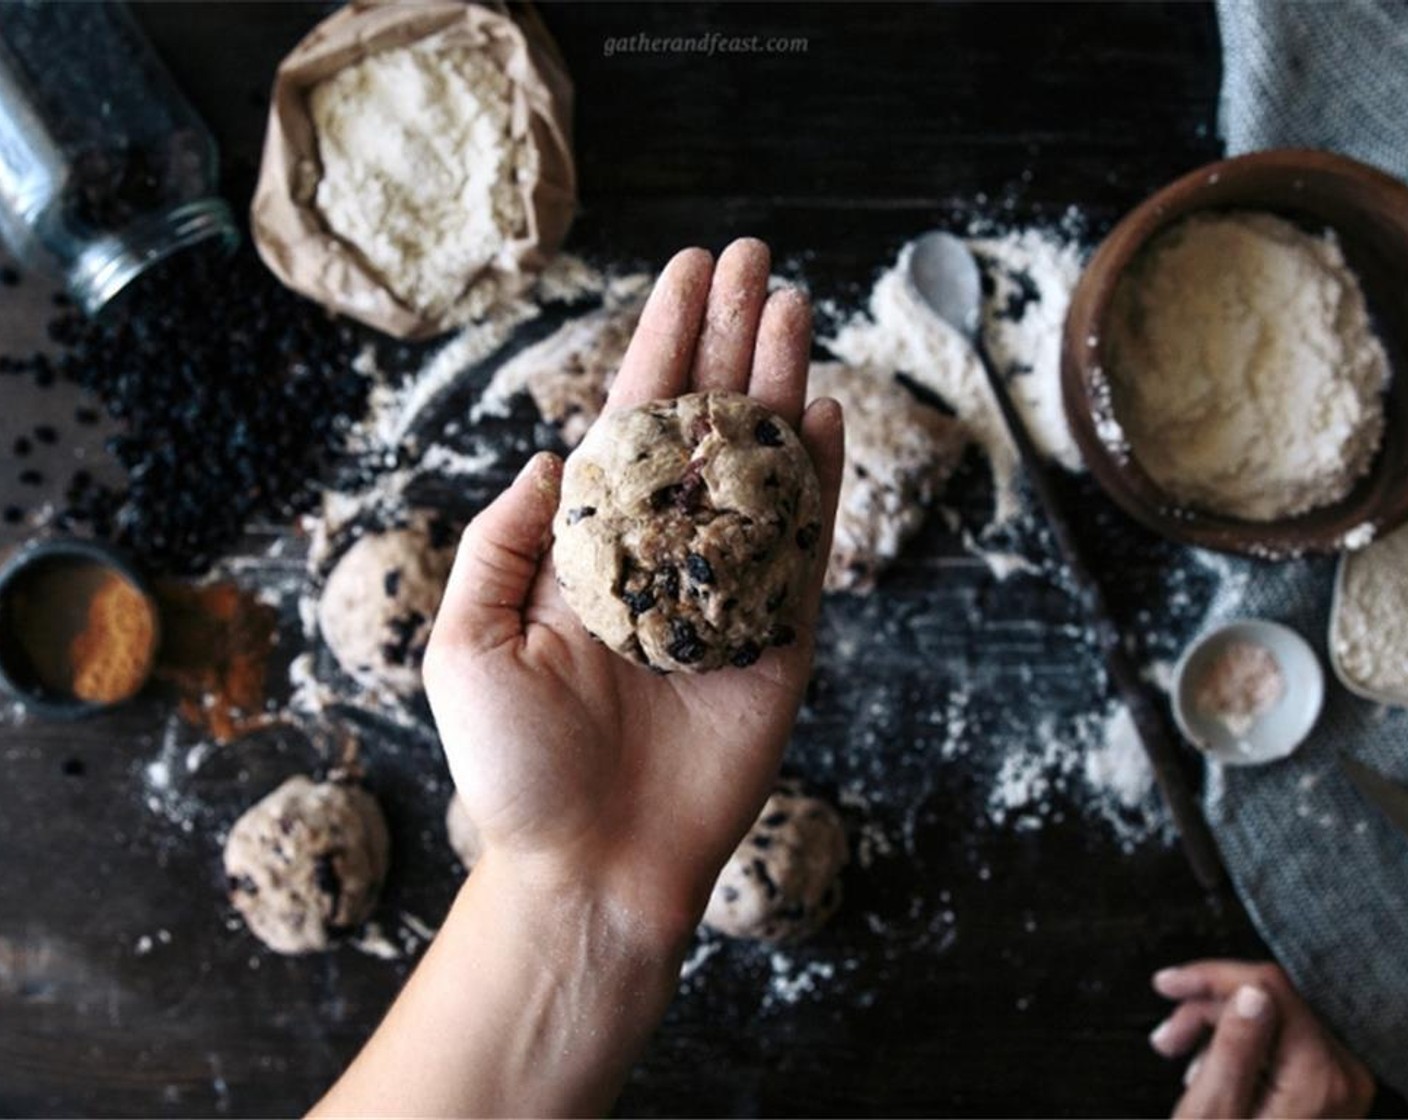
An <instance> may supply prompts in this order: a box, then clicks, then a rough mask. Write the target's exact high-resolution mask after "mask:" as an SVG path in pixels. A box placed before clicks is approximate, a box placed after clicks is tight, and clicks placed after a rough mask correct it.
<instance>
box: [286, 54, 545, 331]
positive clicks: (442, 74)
mask: <svg viewBox="0 0 1408 1120" xmlns="http://www.w3.org/2000/svg"><path fill="white" fill-rule="evenodd" d="M511 93H512V83H511V82H510V80H509V76H508V75H507V74H506V73H504V72H503V70H502V69H500V68H499V66H498V64H497V63H496V62H495V61H494V60H493V59H492V58H491V57H489V55H488V54H486V53H484V52H481V51H476V50H472V49H469V48H466V47H452V48H446V47H445V46H444V44H443V43H441V42H440V41H439V39H438V38H436V37H432V38H429V39H425V40H422V41H420V42H417V43H412V44H410V45H408V46H404V47H396V48H392V49H389V50H383V51H378V52H376V53H375V54H371V55H368V56H367V57H366V58H364V59H362V60H361V61H359V62H356V63H353V64H352V65H350V66H346V67H344V68H343V69H341V70H339V71H338V72H337V73H335V74H333V75H332V76H331V77H328V78H325V79H324V80H323V81H321V82H319V83H318V84H317V85H316V86H314V87H313V89H312V91H311V92H310V94H309V108H310V110H311V113H312V117H313V122H314V127H315V129H316V132H317V137H318V158H319V161H320V163H321V164H322V176H321V178H320V179H319V182H318V186H317V193H316V196H315V203H316V205H317V208H318V212H319V214H321V215H322V218H323V220H324V221H325V222H327V224H328V228H329V229H330V230H331V231H332V232H333V233H335V234H336V235H337V236H338V237H340V238H342V239H343V240H344V241H346V242H348V243H349V244H351V245H353V246H355V247H356V249H357V250H358V252H360V253H361V254H362V256H363V258H365V260H366V261H367V263H368V264H369V265H370V266H371V267H372V268H373V269H374V270H375V271H376V272H377V274H378V276H379V277H380V278H381V280H382V282H383V283H384V284H385V285H386V287H387V289H388V290H389V291H390V292H391V293H392V294H393V295H395V296H396V298H397V299H399V300H400V301H401V302H402V303H404V304H405V305H406V306H408V307H411V308H413V309H415V310H417V311H419V312H422V313H424V314H426V315H429V316H432V317H439V316H444V315H447V314H453V315H454V316H455V317H457V318H472V317H474V316H476V315H478V314H480V313H482V311H483V310H484V305H485V304H486V303H488V302H493V298H494V297H495V296H496V295H497V293H493V294H492V295H490V296H488V297H485V296H483V295H482V294H481V295H480V296H478V297H476V295H475V293H474V292H473V291H472V290H471V288H470V285H471V284H472V282H473V280H474V279H475V277H476V276H477V275H478V274H479V273H480V272H482V271H483V269H484V268H485V266H486V265H489V264H490V263H492V262H494V261H496V260H497V259H498V258H499V257H500V254H501V253H502V252H503V251H504V249H505V247H506V245H507V244H508V243H509V242H510V241H512V240H514V239H516V238H521V237H522V236H524V235H525V234H526V232H527V223H528V215H527V213H526V212H525V206H524V201H523V195H522V192H521V186H520V183H521V181H522V180H523V179H524V178H525V177H527V176H529V175H530V174H531V173H532V166H531V165H532V161H533V159H534V151H533V148H532V146H531V145H529V144H526V143H524V142H523V141H522V140H521V139H515V138H514V136H513V130H512V127H511V124H512V113H513V99H512V96H511Z"/></svg>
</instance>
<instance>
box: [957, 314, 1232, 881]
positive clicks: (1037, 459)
mask: <svg viewBox="0 0 1408 1120" xmlns="http://www.w3.org/2000/svg"><path fill="white" fill-rule="evenodd" d="M972 342H973V346H974V349H975V350H976V352H977V354H978V359H979V361H981V362H982V364H983V371H984V372H985V373H986V374H987V379H988V385H989V386H990V387H991V389H992V393H993V396H994V397H995V398H996V399H997V404H998V407H999V408H1000V409H1001V410H1002V418H1003V420H1005V421H1006V423H1007V430H1008V431H1009V432H1011V433H1012V442H1013V443H1015V444H1016V445H1017V452H1018V454H1019V455H1020V456H1021V457H1022V464H1023V466H1024V467H1025V468H1026V472H1027V479H1028V481H1029V482H1030V483H1031V488H1032V491H1033V493H1035V494H1036V498H1037V501H1038V503H1040V505H1041V508H1042V512H1043V513H1044V514H1045V515H1046V523H1047V526H1048V527H1049V528H1050V530H1051V535H1052V537H1053V538H1054V539H1055V541H1056V547H1057V549H1058V550H1059V551H1060V553H1061V559H1062V560H1063V561H1064V562H1065V565H1066V568H1067V570H1068V571H1069V572H1070V573H1071V582H1072V583H1073V584H1074V585H1075V587H1076V591H1077V594H1078V596H1079V600H1080V604H1081V607H1082V608H1083V609H1084V611H1085V614H1086V617H1087V619H1088V620H1089V621H1090V623H1091V626H1092V629H1093V631H1094V635H1095V645H1096V648H1098V649H1099V650H1100V652H1101V654H1102V655H1103V656H1104V658H1105V668H1106V670H1107V671H1108V672H1109V674H1110V677H1111V679H1112V680H1113V681H1114V682H1115V687H1116V688H1117V689H1118V690H1119V692H1120V694H1121V695H1122V697H1123V699H1124V702H1125V704H1126V705H1127V706H1128V708H1129V714H1130V717H1131V719H1132V721H1133V723H1134V727H1135V730H1136V731H1138V733H1139V739H1140V741H1141V742H1142V743H1143V745H1144V753H1145V754H1147V755H1148V756H1149V763H1150V765H1151V766H1152V767H1153V770H1154V777H1155V779H1156V780H1157V781H1158V783H1159V790H1160V792H1161V793H1162V794H1163V798H1164V803H1165V804H1167V805H1168V808H1169V812H1170V813H1171V814H1172V815H1173V821H1174V824H1175V825H1176V826H1177V828H1178V834H1179V837H1180V839H1181V840H1182V842H1183V851H1184V854H1185V855H1186V856H1187V857H1188V863H1189V864H1190V865H1191V867H1192V869H1193V876H1194V878H1196V879H1197V880H1198V884H1199V885H1200V886H1201V887H1202V888H1203V889H1204V890H1206V891H1214V890H1217V889H1218V888H1219V887H1220V886H1221V885H1222V884H1223V882H1225V880H1226V874H1227V873H1226V870H1225V869H1224V867H1223V864H1222V858H1221V855H1220V854H1219V852H1218V850H1217V843H1216V841H1215V840H1214V839H1213V836H1212V832H1211V830H1209V828H1208V824H1207V821H1206V820H1204V819H1203V814H1202V811H1201V810H1200V809H1199V808H1198V804H1197V802H1196V801H1195V800H1194V798H1193V795H1192V793H1191V792H1190V791H1189V789H1188V782H1187V780H1186V778H1185V776H1184V773H1183V770H1182V766H1181V761H1180V758H1179V751H1178V748H1177V746H1176V745H1175V742H1174V739H1173V736H1172V735H1171V734H1170V732H1169V726H1168V717H1167V716H1166V715H1165V714H1164V713H1163V712H1162V711H1161V710H1160V708H1159V706H1158V705H1157V704H1156V703H1155V701H1154V698H1153V696H1152V695H1151V693H1150V686H1149V684H1148V682H1147V681H1145V680H1144V678H1143V677H1142V676H1141V675H1140V673H1139V671H1138V670H1137V669H1136V668H1135V666H1134V663H1133V662H1132V661H1131V660H1130V657H1129V651H1128V650H1127V649H1126V647H1125V643H1124V639H1123V638H1122V636H1121V635H1120V632H1119V628H1118V627H1116V625H1115V623H1114V616H1113V615H1112V614H1111V613H1110V609H1109V606H1108V605H1107V603H1106V602H1105V594H1104V592H1103V591H1102V590H1101V587H1100V581H1099V580H1098V579H1096V578H1095V576H1094V574H1093V573H1092V572H1091V570H1090V567H1089V565H1088V564H1086V562H1085V557H1084V555H1083V554H1082V552H1081V548H1080V545H1079V543H1078V542H1077V541H1076V538H1075V535H1074V534H1073V533H1072V532H1071V526H1070V522H1069V521H1067V519H1066V516H1065V513H1064V512H1063V510H1062V507H1061V500H1060V497H1059V496H1058V494H1057V491H1056V485H1055V481H1054V480H1053V478H1052V477H1051V471H1050V468H1048V466H1047V464H1046V461H1045V460H1044V459H1043V458H1042V457H1041V454H1040V453H1039V452H1038V451H1037V449H1036V446H1035V445H1034V444H1033V443H1032V438H1031V434H1030V433H1029V432H1028V431H1027V427H1026V425H1025V424H1024V423H1023V422H1022V418H1021V416H1019V415H1018V413H1017V410H1016V408H1015V407H1014V406H1013V404H1012V398H1011V396H1010V395H1009V394H1008V392H1007V386H1006V385H1005V384H1004V383H1003V381H1002V378H1001V376H1000V375H999V374H998V373H997V370H996V369H995V368H994V366H993V364H992V361H991V359H990V358H989V356H988V352H987V347H986V346H985V345H984V344H983V341H982V339H981V337H978V338H974V339H973V340H972Z"/></svg>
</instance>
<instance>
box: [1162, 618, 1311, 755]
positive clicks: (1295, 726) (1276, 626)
mask: <svg viewBox="0 0 1408 1120" xmlns="http://www.w3.org/2000/svg"><path fill="white" fill-rule="evenodd" d="M1233 642H1251V643H1252V644H1254V645H1258V646H1261V648H1262V649H1264V650H1266V651H1267V652H1268V653H1270V654H1271V656H1272V657H1273V658H1274V659H1275V661H1276V665H1277V667H1278V668H1279V669H1280V670H1281V677H1282V680H1283V683H1284V688H1283V689H1282V691H1281V697H1280V699H1279V700H1277V701H1276V703H1275V704H1274V705H1273V706H1272V707H1271V708H1270V709H1269V710H1267V711H1265V712H1263V713H1262V714H1261V715H1259V716H1257V717H1256V719H1255V720H1254V721H1253V723H1252V725H1251V727H1250V728H1248V729H1247V730H1246V732H1245V733H1243V734H1240V735H1239V734H1236V733H1234V731H1233V730H1232V729H1231V728H1229V727H1228V726H1227V724H1226V723H1224V722H1223V721H1222V720H1220V719H1218V718H1217V717H1216V716H1212V715H1208V714H1207V713H1204V712H1200V711H1199V710H1198V709H1197V707H1196V706H1195V705H1194V703H1193V696H1194V693H1195V692H1196V690H1197V687H1198V685H1199V683H1200V682H1201V681H1202V679H1203V674H1205V673H1206V672H1207V671H1208V668H1209V667H1210V666H1211V665H1212V664H1213V662H1214V661H1215V660H1216V659H1217V658H1218V657H1219V656H1220V655H1221V654H1222V652H1223V651H1224V650H1225V649H1227V647H1228V646H1229V645H1231V644H1232V643H1233ZM1172 696H1173V715H1174V719H1175V720H1176V721H1177V723H1178V728H1179V730H1180V731H1182V732H1183V734H1184V735H1185V736H1186V737H1187V738H1188V740H1189V742H1191V743H1192V744H1193V745H1194V746H1195V747H1197V748H1198V749H1199V750H1200V751H1202V752H1203V753H1204V754H1206V755H1208V756H1209V757H1210V758H1214V759H1216V760H1217V761H1218V762H1222V763H1226V764H1227V765H1229V766H1256V765H1259V764H1261V763H1264V762H1275V761H1276V760H1277V759H1281V758H1285V757H1287V756H1288V755H1290V754H1291V753H1292V752H1293V751H1294V750H1295V749H1296V748H1297V747H1298V746H1300V745H1301V743H1302V742H1304V740H1305V737H1306V736H1307V735H1309V734H1310V729H1311V728H1312V727H1314V726H1315V721H1316V720H1317V719H1318V718H1319V717H1320V709H1321V707H1322V706H1323V705H1324V702H1325V672H1324V670H1323V669H1322V668H1321V667H1320V659H1319V658H1318V657H1316V656H1315V651H1314V650H1313V649H1311V648H1310V643H1308V642H1307V641H1306V640H1305V639H1304V638H1302V637H1301V636H1300V635H1299V634H1297V633H1296V632H1295V631H1294V630H1292V629H1290V628H1289V627H1287V626H1282V625H1281V624H1280V623H1279V622H1268V621H1267V620H1265V619H1260V618H1243V619H1238V620H1237V621H1235V622H1225V623H1223V624H1222V625H1220V626H1216V627H1214V628H1213V629H1211V630H1209V631H1207V632H1206V633H1204V634H1202V635H1200V636H1199V637H1197V638H1196V639H1194V640H1193V642H1192V643H1190V644H1189V646H1188V648H1187V649H1186V650H1185V651H1184V652H1183V656H1182V657H1181V658H1179V660H1178V665H1177V666H1176V667H1175V668H1174V671H1173V688H1172Z"/></svg>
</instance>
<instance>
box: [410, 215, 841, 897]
mask: <svg viewBox="0 0 1408 1120" xmlns="http://www.w3.org/2000/svg"><path fill="white" fill-rule="evenodd" d="M768 271H769V255H768V250H767V247H766V246H765V245H763V244H762V243H761V242H758V241H753V240H744V241H738V242H735V243H734V244H733V245H731V246H730V247H729V248H728V249H727V250H726V251H725V252H724V253H723V254H722V255H721V257H720V258H719V262H718V265H717V267H715V266H714V264H713V261H712V260H711V258H710V256H709V254H708V253H706V252H704V251H703V250H701V249H689V250H686V251H684V252H682V253H680V254H678V255H677V256H676V257H675V258H674V259H673V260H672V261H671V262H670V264H669V265H668V266H667V267H666V268H665V270H664V272H663V273H662V274H661V276H660V279H659V281H658V282H657V284H656V286H655V290H654V291H653V292H652V294H651V297H650V301H649V303H648V304H647V305H646V308H645V311H644V312H643V313H642V315H641V320H640V325H639V326H638V327H637V329H636V334H635V337H634V338H633V340H632V342H631V345H630V348H629V350H628V351H627V353H626V356H625V359H624V360H623V362H622V365H621V369H620V372H619V373H618V375H617V377H616V381H615V383H614V385H613V386H612V389H611V395H610V398H609V400H608V401H607V405H606V407H607V409H608V410H610V409H616V408H625V407H631V406H634V405H637V404H641V403H644V402H646V401H650V400H658V399H665V398H669V397H674V396H678V395H679V394H681V393H685V392H692V391H697V390H704V389H730V390H734V391H738V392H747V393H749V394H750V395H751V396H753V397H754V398H755V399H757V400H758V401H760V402H761V403H762V404H764V405H766V406H767V407H769V408H771V409H772V410H773V411H774V412H776V413H778V415H780V416H781V417H782V418H783V419H785V420H786V421H787V422H788V423H789V424H791V425H792V426H793V427H794V428H797V430H798V432H799V434H800V436H801V439H802V443H803V445H804V446H805V447H806V449H807V451H808V453H809V454H810V455H811V457H812V460H813V462H814V463H815V465H816V469H817V474H818V477H819V479H820V482H821V490H822V512H823V518H822V520H823V527H824V531H823V535H822V541H821V548H820V551H819V553H818V555H819V557H821V558H823V559H822V561H821V562H819V563H818V564H817V571H816V572H815V573H814V576H813V580H812V584H811V587H810V589H809V591H808V594H807V601H806V602H805V603H804V604H803V607H802V610H801V611H800V612H799V619H798V621H799V625H798V626H797V633H798V640H797V642H796V643H795V644H794V645H791V646H788V647H786V648H783V649H773V650H770V651H768V652H767V653H766V654H764V656H763V657H762V658H761V659H760V660H759V661H758V662H757V664H755V665H753V666H751V667H750V668H747V669H723V670H719V671H716V672H712V673H702V674H687V673H676V674H673V675H670V676H660V675H657V674H655V673H652V672H650V671H649V670H647V669H645V668H642V667H641V666H639V665H636V664H634V663H632V662H629V661H627V660H625V659H624V658H621V657H619V656H617V655H616V654H614V653H612V652H611V651H610V650H609V649H607V648H606V647H605V646H604V645H602V644H601V643H599V642H597V641H596V640H595V639H593V638H592V637H591V635H589V634H588V633H587V631H586V630H585V629H584V628H583V627H582V625H581V623H580V622H578V620H577V618H576V616H575V615H574V614H573V613H572V611H571V609H570V608H569V607H568V606H567V604H566V603H565V602H564V600H563V599H562V596H561V594H560V592H559V591H558V589H557V585H556V582H555V580H554V578H553V574H552V565H551V560H550V559H549V557H548V550H549V545H550V540H551V538H550V532H551V522H552V516H553V513H554V512H555V510H556V508H557V502H558V490H559V485H560V481H561V472H562V464H561V461H560V460H558V459H557V458H556V457H555V456H552V455H547V454H541V455H538V456H536V457H535V458H534V459H533V460H532V461H531V462H530V463H529V464H528V466H527V467H526V468H525V469H524V471H523V473H522V474H520V476H519V477H518V479H517V480H516V481H515V482H514V484H513V485H512V486H511V487H510V488H509V489H508V490H507V491H505V492H504V494H502V495H501V496H500V497H499V498H498V499H497V500H496V501H495V502H494V503H493V504H492V505H490V506H489V507H488V508H487V509H485V510H484V511H483V512H482V513H481V514H480V515H479V516H478V517H477V518H475V520H474V521H473V523H471V525H470V526H469V528H468V529H467V530H466V532H465V536H464V540H463V542H462V543H461V546H460V552H459V556H458V558H457V559H456V562H455V568H454V571H453V573H452V574H451V577H450V583H449V587H448V588H447V590H446V593H445V599H444V602H443V604H442V605H441V608H440V613H439V616H438V618H437V619H436V623H435V629H434V632H433V634H432V635H431V641H430V648H429V649H428V651H427V654H426V664H425V679H426V688H427V692H428V694H429V697H430V703H431V707H432V709H433V710H434V712H435V717H436V722H437V724H438V726H439V729H440V734H441V738H442V740H443V741H444V744H445V750H446V754H447V756H448V758H449V762H450V769H451V772H452V774H453V776H454V778H455V783H456V786H457V787H458V789H459V792H460V796H461V797H463V798H464V800H465V803H466V805H467V806H468V808H469V812H470V816H471V817H472V818H473V819H474V821H475V823H476V824H477V826H478V827H479V830H480V833H481V836H482V838H483V841H484V845H485V851H486V858H517V859H518V860H519V861H520V864H521V865H522V866H523V867H524V868H527V869H531V870H532V872H534V873H537V872H544V873H546V874H547V875H548V876H550V877H567V878H571V879H577V880H590V881H594V882H597V883H598V884H599V885H601V886H603V887H605V888H606V889H607V890H608V891H609V892H610V896H611V897H613V898H615V899H616V900H618V901H619V902H620V903H621V904H623V905H625V906H627V907H628V908H629V909H630V910H631V911H632V912H633V913H638V914H641V915H645V916H659V917H661V918H663V919H665V920H669V921H674V922H681V923H683V922H690V923H692V922H693V921H695V920H697V918H698V916H699V913H700V912H702V910H703V908H704V904H705V901H706V900H707V897H708V892H709V889H710V887H711V886H712V884H713V881H714V878H715V877H716V876H717V874H718V871H719V868H720V867H721V866H722V864H723V862H724V861H725V860H726V859H727V858H728V855H729V853H730V852H731V851H732V850H733V848H734V846H735V845H736V844H737V843H738V841H739V840H740V838H741V837H742V835H743V833H744V832H745V831H746V830H747V828H748V826H749V825H750V824H751V823H752V821H753V819H754V817H755V815H756V814H757V812H758V810H759V809H760V808H761V806H762V803H763V801H764V799H765V798H766V796H767V792H768V789H769V787H770V785H771V783H772V780H773V778H774V777H775V775H776V773H777V769H778V766H779V764H780V761H781V757H782V752H783V749H784V747H785V746H786V742H787V738H788V736H789V734H790V732H791V728H792V723H793V720H794V719H795V717H796V714H797V708H798V706H799V705H800V703H801V698H802V693H803V690H804V688H805V686H806V681H807V676H808V673H809V672H810V668H811V659H812V644H813V633H814V626H815V622H816V615H817V609H818V606H819V602H820V595H821V579H822V574H823V570H824V568H825V563H824V557H825V556H826V554H827V550H828V548H829V545H830V538H831V524H832V520H833V518H834V514H835V506H836V493H837V490H838V487H839V484H840V473H841V457H842V449H841V416H840V409H839V407H838V406H837V405H836V404H835V403H834V402H832V401H818V402H814V403H813V404H812V406H811V407H809V408H807V409H806V410H805V414H804V411H803V404H804V400H805V393H806V379H807V364H808V358H809V351H810V341H811V313H810V308H809V306H808V304H807V301H806V299H805V297H804V296H802V295H801V294H800V293H798V292H796V291H792V290H782V291H778V292H775V293H773V294H772V295H771V296H769V295H768V292H767V281H768ZM496 853H497V854H496Z"/></svg>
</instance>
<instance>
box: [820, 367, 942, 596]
mask: <svg viewBox="0 0 1408 1120" xmlns="http://www.w3.org/2000/svg"><path fill="white" fill-rule="evenodd" d="M807 392H808V394H809V395H810V396H812V397H831V398H832V399H833V400H836V401H837V402H839V403H840V405H841V408H842V410H843V412H844V413H845V417H846V465H845V473H844V474H843V475H842V477H841V497H840V503H839V505H838V506H837V509H836V534H835V540H834V542H833V543H832V546H831V556H830V558H829V560H828V563H827V568H826V587H827V589H828V590H831V591H866V590H869V589H870V588H871V587H873V586H874V584H875V576H876V574H877V573H878V572H880V571H881V570H882V569H884V568H885V567H887V566H888V565H889V564H890V563H891V562H892V561H893V560H894V559H895V558H896V557H897V556H898V555H899V553H900V549H901V548H903V547H904V543H905V541H907V540H908V539H909V538H910V537H912V536H913V535H914V534H915V532H916V531H917V530H918V529H919V527H920V526H921V525H923V523H924V518H925V516H926V514H927V513H928V507H929V506H930V504H932V502H933V501H934V499H935V498H936V497H937V496H938V494H939V492H940V490H941V489H942V488H943V485H944V483H945V482H947V481H948V477H949V475H951V474H952V473H953V471H954V468H955V467H957V466H958V462H959V459H960V458H961V457H962V455H963V449H964V446H965V444H966V442H967V436H966V433H965V432H964V429H963V427H962V425H960V424H959V423H958V422H957V421H955V420H953V419H951V418H950V417H948V416H945V415H944V414H943V413H941V412H939V411H938V410H937V409H934V408H930V407H928V406H927V405H924V404H921V403H920V402H919V401H918V400H916V399H915V397H914V396H913V394H911V393H909V392H906V391H905V390H904V389H903V388H902V387H901V386H900V385H899V384H898V383H897V382H896V381H895V380H894V379H893V378H892V377H887V376H884V375H882V374H880V373H877V372H875V371H873V370H870V369H852V368H850V367H848V366H844V365H841V364H840V363H839V362H818V363H816V364H814V365H813V366H812V368H811V374H810V376H809V378H808V381H807Z"/></svg>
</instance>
